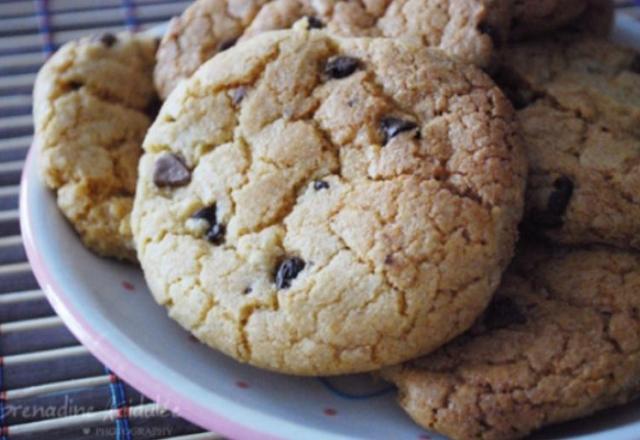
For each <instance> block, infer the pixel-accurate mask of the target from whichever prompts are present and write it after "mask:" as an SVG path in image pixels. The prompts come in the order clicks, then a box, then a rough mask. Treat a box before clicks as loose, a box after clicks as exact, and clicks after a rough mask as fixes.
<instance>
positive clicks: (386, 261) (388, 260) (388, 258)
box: [384, 254, 393, 265]
mask: <svg viewBox="0 0 640 440" xmlns="http://www.w3.org/2000/svg"><path fill="white" fill-rule="evenodd" d="M384 264H388V265H391V264H393V255H391V254H387V256H386V257H384Z"/></svg>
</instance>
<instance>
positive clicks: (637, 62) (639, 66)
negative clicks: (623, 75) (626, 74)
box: [629, 54, 640, 74]
mask: <svg viewBox="0 0 640 440" xmlns="http://www.w3.org/2000/svg"><path fill="white" fill-rule="evenodd" d="M629 69H631V71H632V72H634V73H638V74H640V54H637V55H636V56H635V57H633V61H631V66H629Z"/></svg>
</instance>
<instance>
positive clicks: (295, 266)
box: [275, 257, 305, 289]
mask: <svg viewBox="0 0 640 440" xmlns="http://www.w3.org/2000/svg"><path fill="white" fill-rule="evenodd" d="M304 266H305V263H304V261H303V260H302V259H301V258H298V257H289V258H285V259H283V260H282V261H281V262H280V264H278V268H277V269H276V274H275V282H276V287H277V288H278V289H288V288H289V287H291V280H293V279H294V278H295V277H297V276H298V274H299V273H300V272H301V271H302V269H304Z"/></svg>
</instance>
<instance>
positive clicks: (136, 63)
mask: <svg viewBox="0 0 640 440" xmlns="http://www.w3.org/2000/svg"><path fill="white" fill-rule="evenodd" d="M156 47H157V42H156V41H155V40H154V39H152V38H148V37H143V36H133V35H130V34H119V35H112V34H105V35H103V36H101V37H92V38H86V39H83V40H79V41H74V42H71V43H68V44H66V45H64V46H63V47H62V48H60V50H59V51H58V52H57V53H56V54H54V55H53V56H52V57H51V58H50V59H49V60H48V61H47V62H46V63H45V65H44V66H43V67H42V69H41V70H40V72H39V73H38V77H37V79H36V83H35V89H34V121H35V145H36V148H38V153H39V162H40V167H41V170H42V175H43V178H44V181H45V183H46V185H47V186H49V187H50V188H52V189H54V190H55V191H56V194H57V200H58V206H59V207H60V209H61V210H62V212H63V213H64V215H65V216H66V217H67V219H68V220H69V221H70V222H71V224H72V225H73V227H74V228H75V229H76V231H77V232H78V234H79V235H80V238H81V239H82V241H83V242H84V244H85V245H86V246H87V247H88V248H90V249H91V250H93V251H94V252H96V253H98V254H100V255H104V256H109V257H116V258H120V259H125V260H131V261H135V259H136V257H135V250H134V246H133V240H132V236H131V227H130V224H129V219H130V213H131V207H132V204H133V193H134V191H135V185H136V176H137V166H138V159H139V157H140V155H141V153H142V149H141V144H142V139H143V137H144V135H145V133H146V131H147V128H148V127H149V125H150V123H151V121H150V118H149V116H148V115H147V111H148V110H149V106H150V105H152V104H153V103H154V102H156V101H157V97H156V94H155V91H154V88H153V80H152V71H153V65H154V56H155V50H156Z"/></svg>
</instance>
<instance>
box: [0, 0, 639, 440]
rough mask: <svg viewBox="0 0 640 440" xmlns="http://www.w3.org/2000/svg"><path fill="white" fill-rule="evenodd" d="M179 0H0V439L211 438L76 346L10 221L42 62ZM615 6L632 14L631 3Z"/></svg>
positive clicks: (177, 7) (134, 25) (154, 17)
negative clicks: (76, 42) (86, 38)
mask: <svg viewBox="0 0 640 440" xmlns="http://www.w3.org/2000/svg"><path fill="white" fill-rule="evenodd" d="M189 3H190V2H189V1H184V0H183V1H170V0H49V1H47V0H23V1H16V0H13V1H7V0H0V440H6V439H9V438H11V439H13V438H17V439H51V440H56V439H87V438H92V439H93V438H95V439H102V438H104V439H107V438H116V439H160V438H173V439H178V438H180V439H183V440H189V439H193V440H195V439H213V438H217V436H216V435H215V434H211V433H205V432H202V429H200V428H198V427H196V426H193V425H192V424H190V423H188V422H186V421H184V420H182V419H180V418H178V417H176V416H174V415H172V414H170V413H167V412H165V411H164V410H163V409H162V408H161V407H159V406H158V405H157V404H155V403H153V402H151V401H149V400H148V399H147V398H145V397H144V396H142V395H141V394H140V393H139V392H137V391H136V390H134V389H132V388H131V387H129V386H128V385H127V384H126V383H123V382H122V381H121V380H120V379H119V378H118V377H117V376H115V375H114V374H113V373H112V372H111V371H109V370H108V369H107V368H106V367H104V366H103V365H102V364H100V363H99V362H98V361H97V360H96V359H95V358H93V357H92V356H91V355H90V354H89V353H88V352H87V350H86V349H85V348H84V347H82V346H81V345H79V343H78V342H77V340H76V339H75V338H74V337H73V336H72V335H71V334H70V333H69V331H68V330H67V329H66V328H65V327H64V325H63V324H62V322H61V320H60V318H58V317H57V316H56V315H55V313H54V312H53V310H52V309H51V307H50V306H49V304H48V303H47V301H46V299H45V297H44V295H43V293H42V291H41V290H39V287H38V284H37V282H36V280H35V278H34V277H33V275H32V273H31V270H30V267H29V264H28V263H27V260H26V256H25V253H24V249H23V247H22V239H21V237H20V228H19V224H18V192H19V180H20V173H21V170H22V166H23V163H24V159H25V156H26V152H27V149H28V148H29V145H30V144H31V137H32V131H33V127H32V118H31V89H32V86H33V81H34V79H35V75H36V73H37V71H38V69H39V67H40V65H41V64H42V62H43V61H44V60H45V59H46V57H47V56H48V55H49V54H50V53H52V52H53V51H55V50H56V48H58V47H59V46H60V45H61V44H63V43H65V42H67V41H69V40H71V39H74V38H78V37H80V36H82V35H86V34H88V33H102V32H107V31H110V32H117V31H120V30H122V29H126V28H128V29H130V30H143V29H146V28H149V27H152V26H155V25H158V24H161V23H163V22H165V21H166V20H168V19H169V18H170V17H171V16H172V15H175V14H178V13H180V12H181V11H182V10H183V9H184V8H185V7H186V6H187V5H188V4H189ZM617 4H618V7H619V10H620V11H622V12H623V13H628V14H631V15H633V16H635V17H637V18H638V19H640V0H637V1H629V0H626V1H618V2H617Z"/></svg>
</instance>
